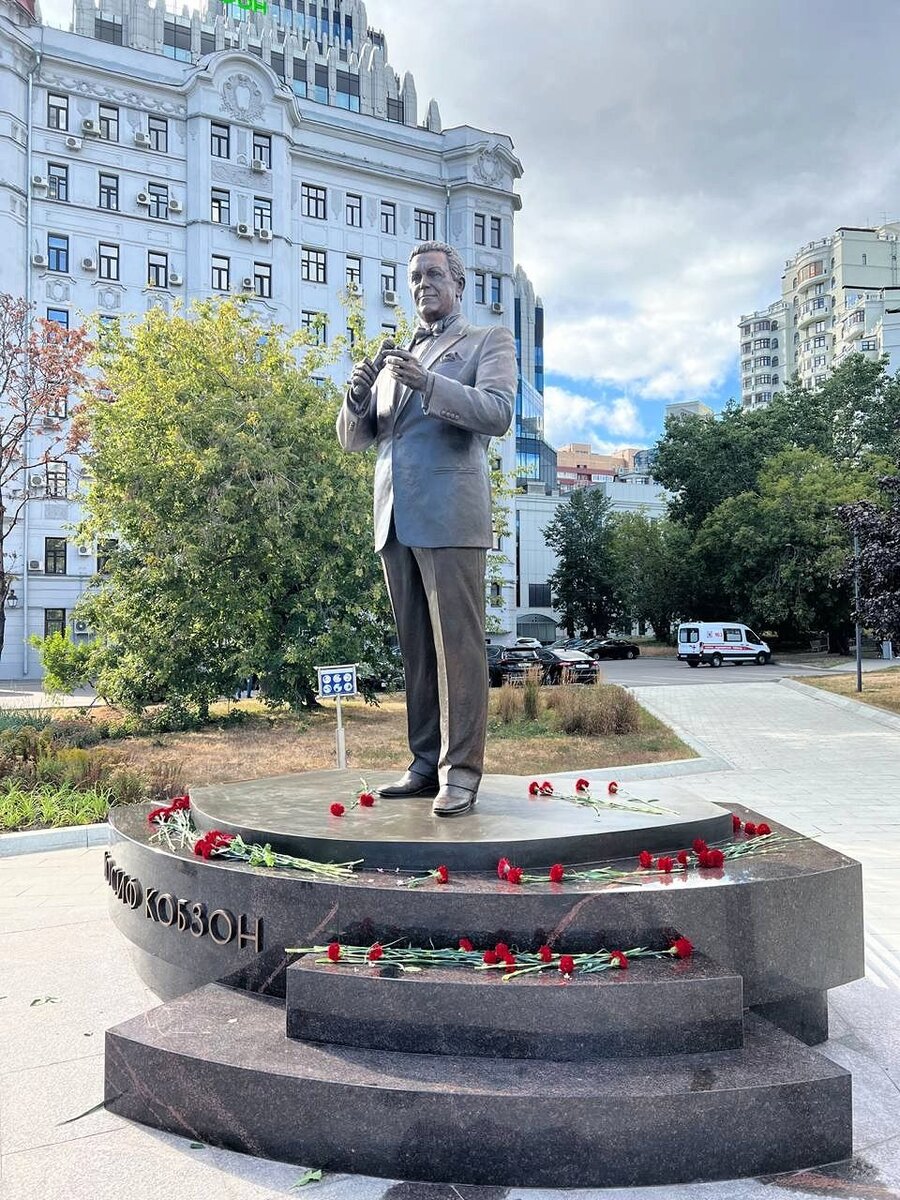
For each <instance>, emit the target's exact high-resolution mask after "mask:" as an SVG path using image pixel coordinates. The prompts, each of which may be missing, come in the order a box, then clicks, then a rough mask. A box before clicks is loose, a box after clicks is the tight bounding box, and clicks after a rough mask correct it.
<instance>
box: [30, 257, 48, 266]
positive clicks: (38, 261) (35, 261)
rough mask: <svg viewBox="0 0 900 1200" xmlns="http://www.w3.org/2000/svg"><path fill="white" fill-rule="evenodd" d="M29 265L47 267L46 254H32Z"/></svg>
mask: <svg viewBox="0 0 900 1200" xmlns="http://www.w3.org/2000/svg"><path fill="white" fill-rule="evenodd" d="M31 265H32V266H33V267H46V265H47V256H46V254H32V256H31Z"/></svg>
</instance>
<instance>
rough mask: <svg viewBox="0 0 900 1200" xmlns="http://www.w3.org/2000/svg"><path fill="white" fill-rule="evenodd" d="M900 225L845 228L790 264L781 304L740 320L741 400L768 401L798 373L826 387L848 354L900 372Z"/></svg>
mask: <svg viewBox="0 0 900 1200" xmlns="http://www.w3.org/2000/svg"><path fill="white" fill-rule="evenodd" d="M898 243H900V223H896V222H892V223H888V224H885V225H880V226H877V227H864V228H858V227H854V226H841V227H840V228H839V229H837V230H835V232H834V233H833V234H832V235H831V236H830V237H825V238H819V239H818V240H817V241H813V242H809V243H807V245H805V246H802V247H801V248H800V249H799V250H798V251H797V253H796V254H795V255H794V256H793V258H789V259H788V260H787V262H786V263H785V269H784V274H783V275H782V279H781V299H780V300H776V301H775V302H774V303H773V304H771V305H769V307H768V308H767V309H763V310H760V311H758V312H754V313H748V314H747V315H745V316H742V317H741V320H740V351H741V400H742V403H743V405H744V407H745V408H756V407H759V406H760V405H764V404H767V403H768V402H769V401H770V400H771V398H772V395H773V394H774V393H775V392H777V391H778V390H779V389H780V388H782V387H783V386H784V384H785V383H786V381H787V380H789V379H791V378H792V377H793V376H794V375H795V374H797V375H798V376H799V378H800V380H801V381H802V383H803V384H804V385H806V386H807V387H817V386H820V385H821V384H823V383H824V382H825V380H826V379H827V377H828V373H829V371H830V370H831V369H832V368H833V367H836V366H838V365H839V364H840V363H841V362H842V361H843V359H844V358H846V357H847V355H848V354H853V353H859V354H864V355H865V356H866V357H867V358H870V359H878V358H880V357H881V355H883V354H886V355H888V370H890V371H892V372H893V371H896V370H897V369H898V368H900V272H898V263H897V247H898Z"/></svg>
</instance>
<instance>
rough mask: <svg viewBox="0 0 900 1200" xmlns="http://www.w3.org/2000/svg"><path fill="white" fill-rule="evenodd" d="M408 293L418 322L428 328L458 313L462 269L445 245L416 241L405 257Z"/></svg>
mask: <svg viewBox="0 0 900 1200" xmlns="http://www.w3.org/2000/svg"><path fill="white" fill-rule="evenodd" d="M407 277H408V281H409V290H410V293H411V295H412V298H413V301H414V303H415V306H416V312H417V313H418V315H419V318H420V319H421V320H422V321H426V322H427V323H428V324H429V325H431V324H433V323H434V322H435V321H440V320H441V319H442V318H443V317H449V316H450V314H451V313H453V312H458V311H459V302H460V300H461V298H462V294H463V291H464V289H465V286H466V268H465V265H464V263H463V260H462V259H461V258H460V256H459V253H458V252H457V251H456V250H454V248H453V247H452V246H449V245H448V244H447V243H446V242H420V243H419V245H418V246H416V247H415V248H414V249H413V252H412V254H410V256H409V268H408V272H407Z"/></svg>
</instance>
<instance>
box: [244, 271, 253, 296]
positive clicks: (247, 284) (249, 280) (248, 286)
mask: <svg viewBox="0 0 900 1200" xmlns="http://www.w3.org/2000/svg"><path fill="white" fill-rule="evenodd" d="M253 290H254V288H253V276H252V275H245V276H244V278H243V279H242V280H241V291H242V292H252V291H253Z"/></svg>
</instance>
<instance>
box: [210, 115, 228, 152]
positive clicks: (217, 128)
mask: <svg viewBox="0 0 900 1200" xmlns="http://www.w3.org/2000/svg"><path fill="white" fill-rule="evenodd" d="M209 152H210V154H211V155H212V156H213V158H230V157H231V129H230V128H229V126H227V125H217V124H216V122H215V121H211V122H210V126H209Z"/></svg>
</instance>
